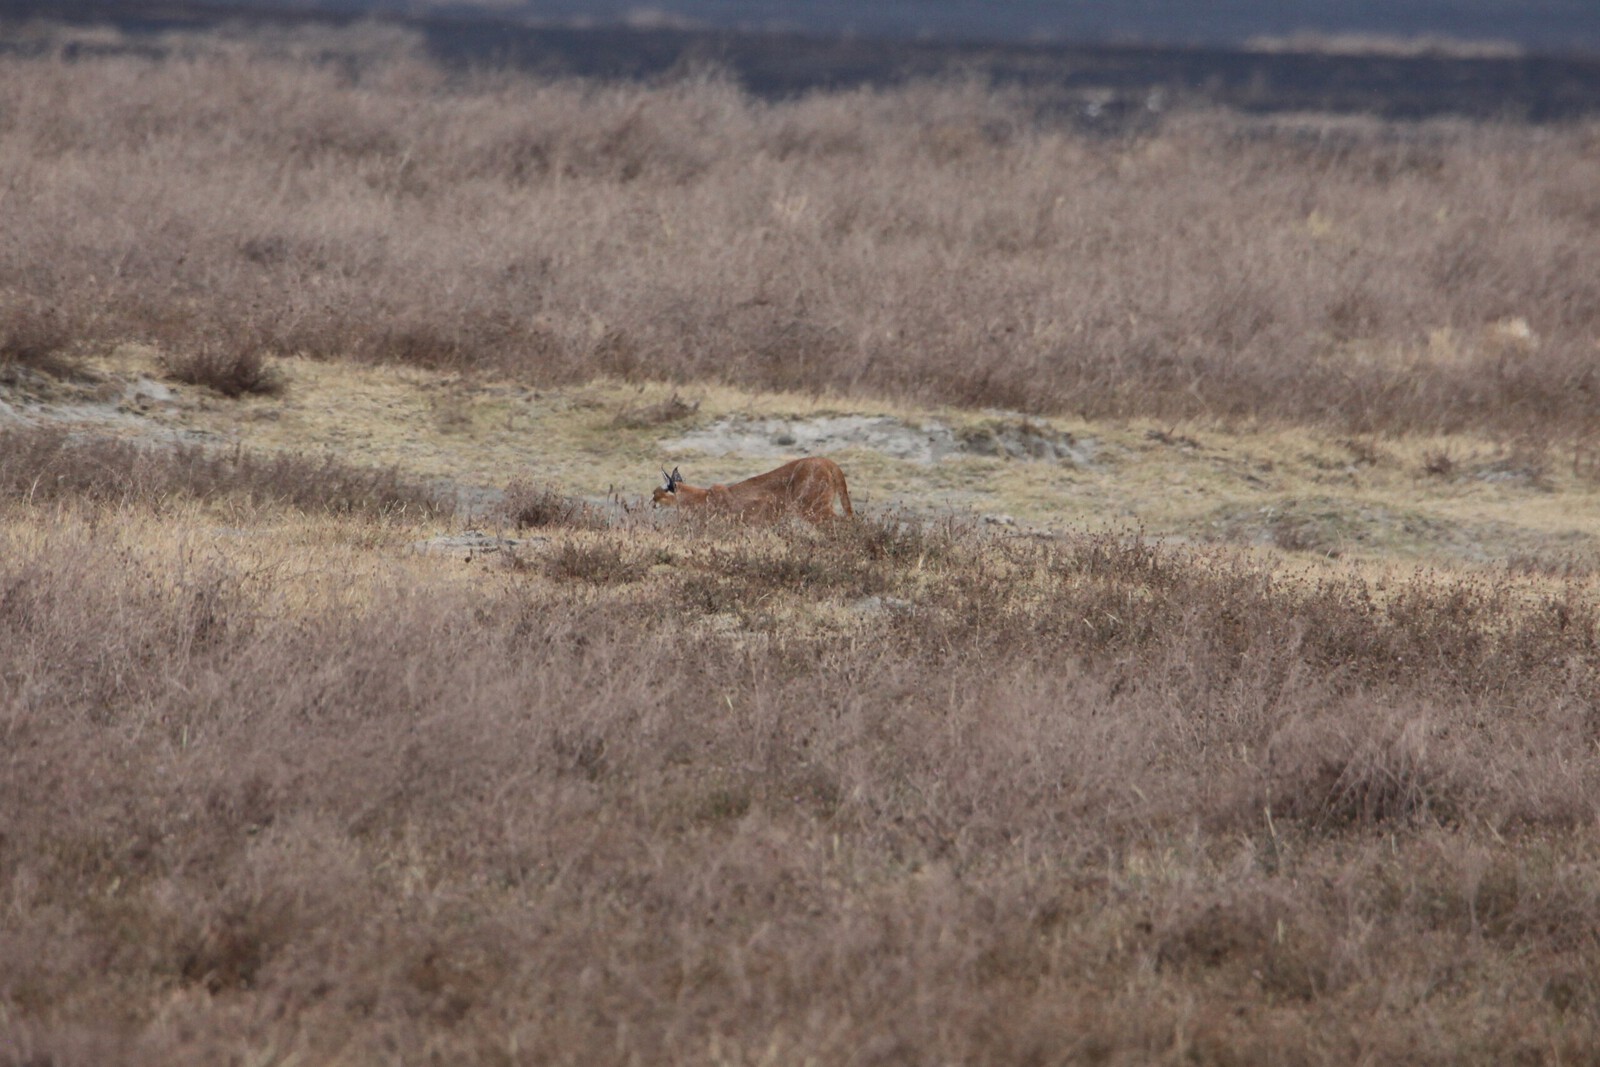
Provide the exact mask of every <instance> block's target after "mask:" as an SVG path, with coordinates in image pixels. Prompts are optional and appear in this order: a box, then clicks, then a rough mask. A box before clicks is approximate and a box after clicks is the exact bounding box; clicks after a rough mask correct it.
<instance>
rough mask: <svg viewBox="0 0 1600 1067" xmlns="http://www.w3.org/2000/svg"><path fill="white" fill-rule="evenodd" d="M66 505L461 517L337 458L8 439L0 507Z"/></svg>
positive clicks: (43, 430) (20, 434) (52, 435)
mask: <svg viewBox="0 0 1600 1067" xmlns="http://www.w3.org/2000/svg"><path fill="white" fill-rule="evenodd" d="M58 500H88V501H93V502H95V503H100V504H110V505H119V504H128V503H142V504H145V505H147V506H148V505H155V504H161V503H163V502H168V501H220V500H232V501H235V502H238V503H242V504H246V505H255V506H261V507H278V506H285V505H286V506H289V507H293V508H297V509H299V510H301V511H306V512H322V513H327V514H360V515H365V516H368V517H370V518H385V517H398V516H408V517H410V518H411V519H414V520H424V519H428V518H431V517H437V516H439V515H442V514H445V513H448V512H449V511H450V510H452V507H453V505H452V504H451V502H449V501H447V500H445V499H444V498H443V497H442V496H441V495H440V494H439V493H436V492H434V491H433V490H430V489H428V488H427V487H425V486H422V485H420V484H417V483H415V482H413V481H411V480H410V479H408V478H406V477H404V476H402V475H401V473H400V472H399V471H397V470H394V469H392V468H391V469H389V470H369V469H363V468H358V467H352V466H350V465H349V464H347V463H344V462H342V461H340V460H337V459H335V458H333V457H331V456H324V457H321V458H316V457H311V456H305V455H296V454H292V453H279V454H275V455H258V454H255V453H251V452H246V451H243V450H242V449H237V448H235V449H230V450H221V451H219V450H215V449H207V448H205V447H203V446H200V445H183V444H179V445H174V446H171V447H163V446H158V445H149V444H146V445H141V444H137V443H135V442H131V441H124V440H119V439H117V438H114V437H107V436H97V435H90V434H73V433H70V432H69V431H67V430H64V429H60V428H57V427H52V426H42V427H28V428H21V429H7V430H0V506H4V505H7V504H13V503H15V502H17V501H22V502H25V503H27V504H45V503H48V502H52V501H58Z"/></svg>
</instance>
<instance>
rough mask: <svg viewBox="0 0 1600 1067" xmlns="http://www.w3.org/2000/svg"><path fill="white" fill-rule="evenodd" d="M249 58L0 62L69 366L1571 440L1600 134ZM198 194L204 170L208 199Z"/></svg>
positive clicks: (21, 182)
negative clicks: (735, 395) (115, 363)
mask: <svg viewBox="0 0 1600 1067" xmlns="http://www.w3.org/2000/svg"><path fill="white" fill-rule="evenodd" d="M384 44H385V47H386V48H389V49H390V52H389V53H388V54H386V57H385V58H380V59H373V60H371V61H370V62H367V63H365V64H363V63H342V62H332V61H327V62H321V63H319V62H317V61H315V60H312V59H305V58H302V57H295V56H292V55H291V56H289V57H285V56H284V55H281V54H279V53H278V52H275V51H272V50H270V49H266V48H260V49H254V50H253V49H252V48H251V47H250V46H248V45H247V44H241V43H238V42H234V43H231V44H227V45H222V44H217V45H214V46H212V47H210V48H206V47H201V46H195V47H193V48H191V49H189V50H188V51H185V52H181V53H179V54H178V55H176V56H174V57H173V58H170V59H167V60H165V61H155V60H146V59H139V58H131V57H126V56H121V57H114V58H84V59H81V60H77V61H64V60H61V59H58V58H50V57H33V58H25V57H19V56H15V55H11V56H7V57H5V58H4V60H3V61H0V95H3V97H4V98H5V99H6V100H8V101H11V105H10V106H9V107H8V109H7V111H6V113H5V116H4V118H3V120H0V161H3V162H0V182H3V187H4V188H5V189H6V204H7V211H8V215H9V217H11V218H12V219H14V220H17V221H16V222H15V224H13V225H12V226H9V227H8V241H7V243H6V245H5V249H4V251H3V252H0V300H3V301H4V302H5V304H6V305H8V306H10V305H28V306H51V307H54V308H58V309H60V311H59V314H60V316H61V323H62V328H63V329H65V330H66V331H67V335H68V336H69V337H71V338H72V339H73V340H74V341H77V342H82V343H102V342H106V341H121V340H127V339H144V340H147V341H151V342H154V343H156V344H158V345H160V346H162V347H163V348H165V349H167V350H169V351H174V352H191V351H195V350H197V349H201V348H204V346H205V344H206V343H207V341H208V339H210V338H213V337H217V336H222V337H227V338H230V342H229V343H230V345H232V346H243V348H245V349H246V350H248V351H251V352H257V353H266V354H275V353H276V354H287V353H298V354H310V355H315V356H320V357H326V358H353V359H366V360H384V361H399V362H403V363H409V364H414V365H419V366H426V367H434V368H445V369H474V368H478V369H482V368H488V369H493V370H496V371H502V372H506V373H510V374H512V375H514V376H516V377H519V378H521V379H522V380H524V381H526V382H529V383H532V384H545V385H548V384H552V383H562V382H573V381H581V380H587V379H589V378H591V377H593V376H595V375H597V374H609V375H613V376H620V377H625V378H634V379H659V380H665V381H671V382H677V383H688V382H692V381H699V380H707V379H712V380H721V381H724V382H729V383H735V384H739V385H742V386H745V387H750V388H758V389H784V390H800V391H805V392H817V391H837V392H847V393H865V394H872V395H876V396H878V397H880V398H900V399H904V400H907V401H913V402H941V403H951V404H957V405H968V406H990V405H996V406H1003V407H1011V408H1021V409H1025V410H1027V411H1029V412H1034V413H1050V412H1055V413H1073V414H1082V415H1085V416H1088V417H1103V416H1110V417H1125V416H1136V415H1143V416H1149V417H1154V418H1162V419H1182V418H1201V419H1208V420H1218V421H1229V420H1238V419H1255V418H1262V419H1274V420H1288V421H1306V422H1312V423H1319V424H1326V425H1331V426H1335V427H1342V428H1346V429H1351V430H1381V431H1401V430H1412V429H1427V430H1439V431H1451V430H1461V429H1477V430H1484V431H1489V432H1493V433H1497V434H1502V435H1515V434H1519V433H1531V434H1536V435H1540V436H1542V437H1550V436H1552V435H1555V436H1564V435H1573V434H1577V433H1580V432H1583V431H1584V430H1586V429H1587V428H1588V427H1589V426H1590V425H1591V423H1592V419H1591V414H1590V413H1591V412H1592V410H1593V397H1592V394H1593V389H1594V382H1593V380H1592V378H1593V372H1592V367H1593V363H1594V354H1595V347H1594V346H1595V343H1596V339H1597V335H1600V320H1597V318H1596V316H1597V315H1600V311H1597V309H1600V289H1597V286H1600V282H1596V280H1595V279H1597V278H1600V252H1597V251H1596V250H1597V249H1600V204H1597V202H1596V199H1595V196H1596V194H1595V190H1596V189H1600V164H1597V163H1596V158H1597V157H1596V155H1595V153H1594V151H1593V145H1594V141H1595V131H1594V129H1593V128H1592V127H1590V126H1574V127H1564V128H1543V129H1523V128H1515V127H1509V126H1504V127H1501V126H1474V125H1450V124H1434V125H1420V126H1418V125H1413V126H1405V125H1380V124H1376V123H1363V122H1359V121H1353V120H1344V121H1334V120H1318V119H1314V118H1310V119H1305V120H1303V121H1300V122H1286V121H1284V120H1275V121H1273V122H1259V121H1251V120H1245V119H1241V118H1234V117H1228V116H1222V115H1189V116H1181V115H1180V116H1178V117H1175V118H1171V119H1169V120H1167V121H1165V122H1164V123H1162V124H1161V125H1160V126H1159V127H1158V128H1157V129H1155V130H1154V131H1153V132H1151V133H1148V134H1143V135H1139V136H1131V137H1128V138H1126V139H1105V138H1096V137H1092V136H1089V135H1085V134H1082V133H1078V132H1074V131H1073V130H1071V129H1068V128H1066V127H1064V126H1061V125H1058V124H1056V123H1055V122H1053V121H1052V119H1051V117H1050V111H1049V109H1048V107H1047V106H1045V104H1047V103H1048V101H1042V100H1039V99H1034V98H1030V97H1026V96H1023V95H1019V94H1017V93H1012V92H1007V91H1001V90H995V89H991V88H988V87H986V86H982V85H976V84H963V83H950V84H922V85H918V86H913V87H910V88H905V89H899V90H894V91H883V92H868V91H862V92H856V93H849V94H841V95H829V94H818V95H812V96H808V97H806V98H804V99H801V100H797V101H793V102H789V103H779V104H766V103H762V102H759V101H756V100H754V99H752V98H750V97H748V96H746V95H744V94H742V93H741V92H740V91H739V90H738V88H737V87H735V86H732V85H729V84H726V83H724V82H721V81H719V80H717V79H715V78H699V79H694V78H691V79H687V80H683V81H680V82H676V83H671V84H665V85H660V86H656V87H640V86H608V85H593V84H581V83H568V82H545V81H539V80H537V79H530V78H521V77H515V76H512V75H483V76H479V77H473V78H464V79H456V80H451V79H448V78H447V77H446V76H445V75H444V74H443V73H441V72H440V71H439V70H437V69H435V68H433V67H432V66H430V65H429V64H428V63H427V62H426V61H424V60H422V59H421V58H418V57H417V56H416V55H412V54H407V53H406V52H405V51H404V49H398V50H396V49H395V44H396V43H395V42H393V41H386V42H384ZM202 164H203V165H202Z"/></svg>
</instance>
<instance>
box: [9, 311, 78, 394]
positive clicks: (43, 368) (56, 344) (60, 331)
mask: <svg viewBox="0 0 1600 1067" xmlns="http://www.w3.org/2000/svg"><path fill="white" fill-rule="evenodd" d="M71 342H72V335H71V333H70V332H69V331H68V330H67V328H66V325H65V324H64V323H63V322H62V321H61V318H60V316H59V315H56V314H55V313H53V312H50V311H42V310H39V309H38V308H34V307H27V306H24V307H14V308H5V309H0V381H3V380H5V377H6V375H7V372H8V371H10V370H11V369H12V368H15V367H25V368H27V369H29V370H35V371H40V372H42V373H44V374H49V375H51V376H53V377H57V378H67V377H72V376H73V375H75V374H77V373H78V369H77V366H76V364H74V363H73V362H72V360H70V359H69V358H68V357H67V355H66V350H67V346H68V345H69V344H70V343H71Z"/></svg>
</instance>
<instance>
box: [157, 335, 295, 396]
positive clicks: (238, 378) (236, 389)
mask: <svg viewBox="0 0 1600 1067" xmlns="http://www.w3.org/2000/svg"><path fill="white" fill-rule="evenodd" d="M167 374H168V375H169V376H170V377H171V378H172V379H173V380H175V381H180V382H183V383H185V384H187V385H203V386H205V387H206V388H208V389H211V390H213V391H215V392H217V393H220V394H222V395H223V396H226V397H230V398H236V397H241V396H281V395H282V394H283V391H284V389H285V388H286V387H287V384H288V383H287V380H286V379H285V377H284V374H283V371H281V370H280V369H278V368H277V367H274V366H272V365H271V364H269V363H268V362H267V357H266V356H265V355H263V354H262V352H261V350H260V349H259V348H256V347H254V346H252V345H249V344H241V343H235V342H207V343H205V344H202V345H201V346H200V347H198V348H196V349H195V350H193V351H191V352H188V353H186V354H184V355H179V356H173V357H171V358H169V359H168V360H167Z"/></svg>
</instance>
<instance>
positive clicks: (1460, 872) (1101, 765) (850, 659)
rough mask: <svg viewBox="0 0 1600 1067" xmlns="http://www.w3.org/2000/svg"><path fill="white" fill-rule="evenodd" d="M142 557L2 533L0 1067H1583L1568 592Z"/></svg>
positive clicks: (1581, 770) (136, 510) (764, 541)
mask: <svg viewBox="0 0 1600 1067" xmlns="http://www.w3.org/2000/svg"><path fill="white" fill-rule="evenodd" d="M153 515H154V513H152V512H150V511H148V510H147V508H146V505H145V504H141V503H139V502H138V501H129V502H125V503H124V504H123V505H122V506H121V507H120V508H118V509H115V510H111V509H107V508H106V507H105V506H104V505H97V504H92V503H84V502H82V501H81V500H76V501H75V500H74V499H71V498H64V499H62V500H61V501H60V502H59V503H57V504H52V505H49V507H48V508H44V509H41V508H40V506H39V505H35V506H34V507H32V508H29V507H21V508H20V509H19V507H18V506H17V505H12V506H11V508H10V509H9V510H8V512H7V514H6V518H5V521H4V524H3V525H0V686H3V688H0V731H3V733H4V736H5V737H6V738H7V745H6V746H5V750H4V751H5V756H4V764H3V772H0V813H4V814H3V819H4V822H3V824H0V833H3V834H4V837H3V840H4V849H5V857H6V862H5V863H4V864H3V865H0V906H3V907H4V909H5V914H6V915H7V916H8V919H7V922H6V923H5V924H4V925H3V926H0V954H3V955H4V957H5V958H6V959H7V960H8V961H9V962H8V966H7V968H6V969H5V971H4V973H3V974H0V1003H3V1004H4V1005H5V1006H6V1012H5V1014H4V1016H3V1017H0V1032H3V1034H4V1036H5V1038H6V1040H5V1041H4V1042H0V1049H4V1050H6V1051H5V1053H4V1055H5V1056H6V1062H12V1063H37V1062H62V1063H76V1062H89V1061H93V1060H97V1059H102V1058H104V1056H106V1055H108V1054H110V1052H109V1050H116V1056H117V1058H119V1059H121V1060H123V1061H124V1062H150V1063H157V1062H159V1063H185V1062H216V1061H217V1060H231V1059H252V1058H274V1057H277V1058H281V1057H283V1056H290V1055H293V1056H298V1057H302V1058H306V1059H309V1060H311V1061H329V1060H340V1061H355V1062H375V1061H377V1060H379V1059H390V1060H392V1059H395V1058H398V1059H400V1060H401V1061H403V1062H420V1061H426V1060H448V1061H451V1062H484V1063H489V1062H496V1063H499V1062H576V1061H578V1060H579V1059H581V1060H582V1061H583V1062H587V1063H595V1062H619V1063H620V1062H628V1061H630V1060H634V1059H638V1058H644V1059H649V1060H650V1061H652V1062H658V1063H674V1062H705V1061H706V1060H708V1059H709V1060H731V1061H739V1062H744V1061H747V1060H748V1061H754V1060H758V1059H761V1058H762V1057H767V1058H769V1059H770V1058H777V1059H779V1060H782V1061H801V1060H806V1059H808V1058H809V1059H814V1060H817V1061H820V1062H868V1063H900V1062H906V1063H910V1062H916V1063H926V1062H963V1063H980V1062H998V1061H1006V1062H1010V1061H1016V1060H1030V1061H1034V1062H1065V1061H1076V1060H1080V1059H1085V1058H1087V1059H1095V1060H1098V1061H1101V1062H1128V1063H1134V1062H1141V1063H1145V1062H1174V1063H1176V1062H1196V1061H1198V1062H1223V1061H1226V1062H1244V1063H1251V1062H1281V1061H1282V1060H1284V1059H1285V1058H1292V1059H1295V1060H1299V1061H1305V1062H1348V1061H1349V1060H1350V1059H1351V1058H1352V1057H1353V1056H1358V1055H1368V1056H1372V1057H1375V1058H1377V1059H1380V1060H1388V1059H1395V1058H1406V1059H1408V1060H1414V1059H1418V1058H1420V1059H1421V1060H1422V1061H1423V1062H1438V1063H1446V1062H1461V1061H1463V1060H1468V1061H1471V1060H1480V1061H1501V1060H1505V1059H1509V1058H1515V1057H1519V1056H1521V1057H1532V1058H1540V1057H1543V1056H1546V1055H1550V1054H1552V1050H1554V1054H1559V1055H1561V1056H1562V1057H1563V1058H1565V1059H1575V1060H1579V1061H1581V1060H1582V1059H1583V1057H1584V1056H1585V1055H1586V1053H1585V1050H1587V1049H1590V1048H1592V1047H1593V1043H1594V1041H1595V1040H1596V1039H1597V1038H1600V1033H1597V1032H1596V1020H1597V1019H1600V1015H1597V1014H1596V1007H1597V1005H1600V987H1597V986H1596V984H1595V981H1594V978H1593V975H1594V973H1595V970H1594V969H1595V964H1596V962H1597V961H1600V943H1597V942H1596V939H1595V933H1594V931H1595V930H1596V929H1597V923H1600V910H1597V909H1600V897H1597V895H1596V893H1595V891H1594V886H1595V885H1596V884H1597V883H1596V879H1595V875H1596V871H1595V863H1596V856H1597V854H1600V853H1597V845H1600V841H1597V839H1596V837H1595V829H1594V828H1595V826H1596V814H1597V812H1600V761H1597V760H1596V759H1595V757H1594V754H1593V753H1594V751H1595V748H1594V731H1595V721H1594V712H1593V708H1594V706H1595V701H1596V699H1600V652H1597V649H1596V645H1595V635H1596V625H1597V622H1600V615H1597V613H1596V609H1595V607H1594V604H1593V598H1592V596H1591V595H1590V591H1589V590H1588V588H1587V587H1584V586H1578V585H1568V586H1561V585H1559V584H1558V585H1555V586H1550V585H1548V584H1542V585H1527V584H1522V583H1518V582H1514V581H1512V580H1510V579H1503V580H1498V579H1492V578H1484V579H1471V580H1442V579H1438V578H1430V577H1428V576H1426V575H1418V576H1417V577H1416V578H1414V579H1412V580H1408V581H1401V582H1398V583H1390V584H1386V585H1380V584H1376V583H1374V582H1372V581H1370V580H1366V579H1361V578H1358V577H1331V576H1324V577H1323V578H1321V579H1318V580H1312V579H1306V580H1285V579H1283V578H1281V577H1275V576H1273V575H1272V574H1271V573H1269V572H1266V571H1263V570H1260V569H1257V568H1255V567H1253V566H1251V565H1248V564H1244V563H1241V562H1239V561H1237V560H1235V559H1232V558H1230V557H1229V556H1227V555H1220V554H1216V553H1205V552H1177V551H1172V550H1167V549H1162V548H1159V547H1156V546H1153V545H1150V544H1147V543H1144V542H1142V541H1141V540H1140V539H1139V538H1137V537H1129V536H1121V537H1114V536H1096V537H1077V538H1066V539H1053V540H1034V539H1015V538H1013V539H993V538H987V537H983V536H980V535H979V534H977V533H975V532H973V531H971V530H968V529H965V528H963V527H961V526H959V525H948V524H946V525H942V526H927V525H920V524H915V523H910V522H908V521H905V520H903V519H891V518H880V519H868V520H865V521H862V522H860V523H858V524H856V525H855V526H853V527H849V528H845V529H843V530H841V531H838V532H836V533H832V534H828V533H817V532H813V531H809V530H806V529H798V530H793V531H779V532H773V531H738V530H732V529H721V530H719V529H717V528H715V527H714V526H704V525H694V526H692V527H685V528H683V529H682V530H674V529H668V530H665V531H659V532H658V531H652V530H650V529H646V528H643V527H632V526H622V527H618V528H615V529H612V530H609V531H607V530H600V531H596V530H582V531H579V530H570V529H567V528H563V527H558V526H552V527H546V532H547V533H548V534H549V535H550V536H552V537H553V538H554V540H553V541H552V543H551V544H550V546H549V549H548V551H547V553H546V555H545V556H544V557H543V558H544V560H545V563H544V565H543V566H541V567H527V566H520V567H512V568H509V569H499V570H480V571H475V572H471V573H470V574H467V575H465V576H464V574H463V571H462V570H461V567H460V564H459V563H455V562H448V563H446V562H438V563H434V562H430V561H429V560H426V559H417V560H416V561H415V562H414V563H411V564H408V565H407V566H405V567H404V568H397V567H396V565H395V564H394V563H393V562H392V561H391V560H389V559H385V558H382V557H381V556H380V555H378V554H375V553H372V552H370V551H359V550H358V551H352V550H351V549H348V548H338V547H337V546H334V547H331V548H329V549H327V550H317V554H318V557H319V559H320V560H321V562H313V561H311V560H310V559H308V558H307V556H306V552H307V551H308V546H309V545H310V544H311V543H312V542H309V541H308V540H307V537H306V535H304V534H302V533H300V532H298V531H296V530H295V529H293V528H288V529H282V528H280V529H278V531H277V532H273V530H271V529H268V528H265V527H262V528H260V529H258V530H257V531H256V532H255V534H254V536H252V537H249V538H245V539H233V540H230V541H225V542H215V541H210V542H207V545H208V547H207V548H206V549H205V550H204V551H203V552H196V551H195V545H196V542H195V539H194V535H193V534H192V533H190V534H184V535H181V536H179V537H176V538H174V537H173V536H172V535H171V534H170V533H166V532H163V531H164V530H166V529H168V527H165V526H163V524H162V521H161V520H159V519H158V518H153V517H152V516H153ZM46 531H49V532H48V533H46ZM340 536H341V537H349V538H354V539H355V540H356V541H360V540H362V539H363V538H364V536H365V535H364V534H363V533H361V530H360V527H359V526H352V527H350V528H349V533H348V534H343V535H340ZM330 566H337V567H339V568H340V569H341V573H340V575H339V581H338V582H337V583H331V584H330V583H329V582H328V581H327V569H328V567H330ZM1486 1004H1493V1005H1495V1006H1496V1007H1495V1008H1494V1009H1493V1010H1492V1011H1488V1010H1487V1009H1486V1008H1485V1005H1486ZM1419 1050H1420V1051H1419Z"/></svg>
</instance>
